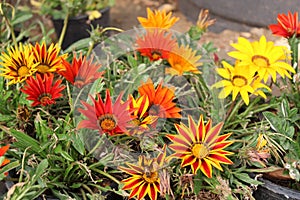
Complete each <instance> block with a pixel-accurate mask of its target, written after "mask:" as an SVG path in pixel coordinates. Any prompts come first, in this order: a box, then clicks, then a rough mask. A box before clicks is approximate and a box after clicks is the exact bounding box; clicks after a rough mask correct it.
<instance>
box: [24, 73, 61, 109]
mask: <svg viewBox="0 0 300 200" xmlns="http://www.w3.org/2000/svg"><path fill="white" fill-rule="evenodd" d="M53 78H54V75H53V74H43V75H40V74H36V79H34V78H33V77H30V78H29V79H27V80H26V83H27V85H25V86H24V88H23V89H21V91H22V92H24V93H25V94H27V95H28V97H27V99H28V100H32V101H33V103H32V104H31V106H37V105H39V104H41V105H42V106H47V105H51V104H55V99H57V98H59V97H61V96H62V93H60V92H61V91H62V90H63V89H64V88H65V86H62V85H61V82H62V80H60V79H58V80H57V81H56V82H54V83H53Z"/></svg>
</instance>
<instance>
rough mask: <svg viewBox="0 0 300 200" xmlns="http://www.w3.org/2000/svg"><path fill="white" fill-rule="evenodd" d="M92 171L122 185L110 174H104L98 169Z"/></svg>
mask: <svg viewBox="0 0 300 200" xmlns="http://www.w3.org/2000/svg"><path fill="white" fill-rule="evenodd" d="M92 170H93V171H95V172H97V173H99V174H101V175H103V176H105V177H107V178H109V179H110V180H112V181H114V182H115V183H117V184H120V181H118V180H117V179H116V178H115V177H113V176H112V175H110V174H109V173H106V172H104V171H102V170H100V169H96V168H94V169H92Z"/></svg>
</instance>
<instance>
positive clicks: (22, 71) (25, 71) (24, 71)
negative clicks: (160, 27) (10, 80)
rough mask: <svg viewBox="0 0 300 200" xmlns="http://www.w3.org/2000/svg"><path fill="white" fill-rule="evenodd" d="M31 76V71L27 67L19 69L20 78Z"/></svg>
mask: <svg viewBox="0 0 300 200" xmlns="http://www.w3.org/2000/svg"><path fill="white" fill-rule="evenodd" d="M28 74H29V69H28V67H27V66H24V65H23V66H21V67H20V68H19V69H18V75H19V76H20V77H24V76H27V75H28Z"/></svg>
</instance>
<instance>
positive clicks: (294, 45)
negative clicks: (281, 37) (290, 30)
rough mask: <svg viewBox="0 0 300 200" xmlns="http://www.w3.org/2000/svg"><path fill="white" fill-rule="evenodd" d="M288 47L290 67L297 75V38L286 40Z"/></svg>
mask: <svg viewBox="0 0 300 200" xmlns="http://www.w3.org/2000/svg"><path fill="white" fill-rule="evenodd" d="M288 42H289V45H290V47H291V50H292V67H294V68H295V71H296V74H297V73H298V45H299V40H298V38H297V37H296V36H295V35H294V36H293V37H292V38H290V39H289V40H288Z"/></svg>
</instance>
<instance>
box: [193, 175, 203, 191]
mask: <svg viewBox="0 0 300 200" xmlns="http://www.w3.org/2000/svg"><path fill="white" fill-rule="evenodd" d="M201 186H202V177H201V172H200V170H199V171H198V173H197V175H196V176H195V178H194V192H195V194H198V193H199V192H200V190H201Z"/></svg>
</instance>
